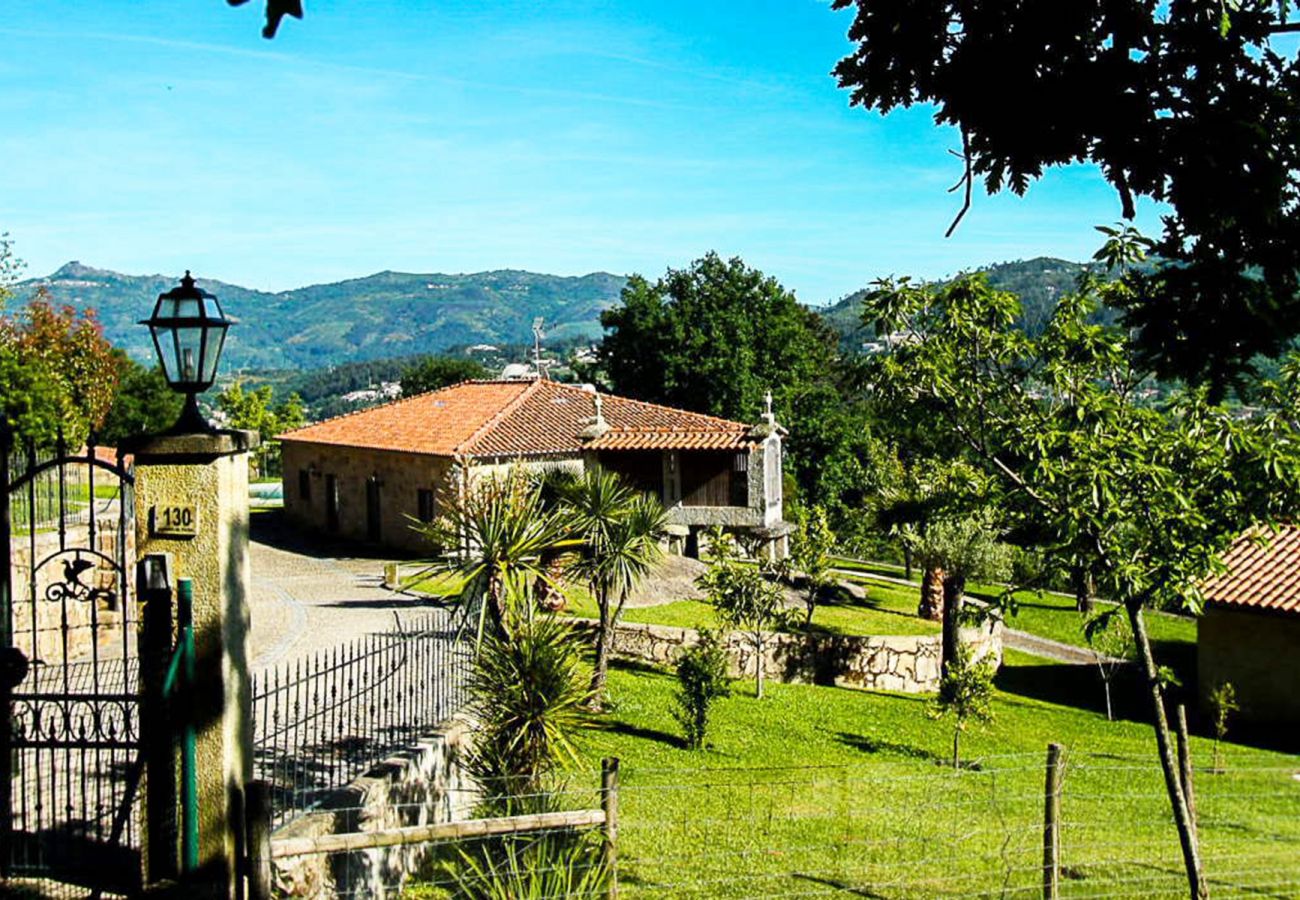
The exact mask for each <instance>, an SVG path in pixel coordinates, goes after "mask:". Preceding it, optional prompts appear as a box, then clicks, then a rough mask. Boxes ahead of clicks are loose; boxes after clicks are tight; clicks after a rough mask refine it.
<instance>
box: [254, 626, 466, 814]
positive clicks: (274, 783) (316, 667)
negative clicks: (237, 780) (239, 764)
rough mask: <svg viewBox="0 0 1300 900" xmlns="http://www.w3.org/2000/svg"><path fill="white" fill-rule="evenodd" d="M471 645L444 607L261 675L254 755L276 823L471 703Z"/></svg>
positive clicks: (256, 698)
mask: <svg viewBox="0 0 1300 900" xmlns="http://www.w3.org/2000/svg"><path fill="white" fill-rule="evenodd" d="M470 658H471V654H470V649H469V647H468V646H467V645H466V644H465V642H463V641H461V640H459V639H458V636H457V634H456V632H455V630H454V629H453V627H452V625H451V623H450V621H449V616H448V615H447V614H446V613H445V612H431V613H428V614H426V615H423V616H421V617H419V618H415V619H411V620H408V621H406V622H405V623H403V622H401V621H399V622H398V624H397V626H396V627H395V628H393V629H392V630H391V631H387V632H382V633H377V634H367V635H364V636H362V637H360V638H357V639H355V640H353V641H351V642H349V643H345V644H340V645H339V646H337V647H334V648H332V649H329V650H323V651H320V652H319V653H316V654H314V655H312V656H310V657H308V658H305V659H301V660H297V661H294V662H291V663H288V664H285V665H281V666H279V667H277V668H274V669H270V670H268V671H266V672H264V673H262V674H260V675H257V676H255V677H254V679H253V727H254V742H253V748H254V749H253V760H254V770H255V773H256V777H257V778H259V779H262V780H264V781H266V782H267V783H268V784H269V785H270V786H271V802H272V809H273V821H274V823H275V824H276V825H280V824H283V823H284V822H286V821H288V820H290V819H292V818H294V817H295V816H296V815H299V814H301V813H303V812H306V811H308V810H310V809H312V808H313V807H314V806H316V805H317V804H318V803H319V802H320V800H321V799H322V798H323V797H325V796H326V795H328V794H329V793H330V792H332V791H335V790H337V789H338V788H340V787H342V786H343V785H345V784H347V783H348V782H349V781H351V780H352V779H354V778H356V777H357V776H358V775H360V774H362V773H364V772H365V771H367V770H368V769H370V768H372V767H373V766H374V765H375V764H376V763H379V762H381V761H382V760H384V759H386V758H387V757H389V756H391V755H392V754H393V753H395V752H398V751H400V750H402V749H404V748H407V747H409V746H411V744H412V743H413V742H414V741H416V740H417V739H418V738H419V737H420V736H421V735H424V734H426V733H427V732H428V731H429V729H430V728H432V727H433V726H435V725H437V724H439V723H441V722H445V721H446V720H448V719H450V718H451V717H452V716H453V715H454V714H455V713H456V711H457V710H459V709H460V708H461V706H462V705H463V703H464V696H465V684H466V681H467V679H468V675H469V666H470Z"/></svg>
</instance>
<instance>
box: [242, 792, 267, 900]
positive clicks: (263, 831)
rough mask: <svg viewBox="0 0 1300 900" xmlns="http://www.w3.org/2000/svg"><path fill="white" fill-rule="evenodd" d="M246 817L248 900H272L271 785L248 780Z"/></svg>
mask: <svg viewBox="0 0 1300 900" xmlns="http://www.w3.org/2000/svg"><path fill="white" fill-rule="evenodd" d="M244 813H245V815H246V816H247V825H246V828H247V833H248V838H247V842H246V846H247V848H248V900H271V786H270V785H269V784H267V783H266V782H265V781H250V782H249V783H248V784H247V785H246V786H245V787H244Z"/></svg>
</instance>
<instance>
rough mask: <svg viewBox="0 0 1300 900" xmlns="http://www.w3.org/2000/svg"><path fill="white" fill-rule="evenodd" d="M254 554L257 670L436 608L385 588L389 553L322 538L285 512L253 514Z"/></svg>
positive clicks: (253, 641) (253, 644)
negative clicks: (290, 522) (290, 521)
mask: <svg viewBox="0 0 1300 900" xmlns="http://www.w3.org/2000/svg"><path fill="white" fill-rule="evenodd" d="M249 554H250V557H251V564H252V579H251V580H252V585H251V587H252V591H251V596H250V598H249V612H250V615H251V618H252V634H251V640H250V644H251V648H250V651H251V653H252V657H253V670H254V671H255V672H256V671H262V670H263V669H266V668H268V667H271V666H274V665H277V664H279V663H283V662H286V661H293V660H299V659H303V658H305V657H307V656H310V655H311V654H313V653H316V652H319V651H323V650H328V649H332V648H334V647H337V646H338V645H339V644H342V643H345V642H348V641H350V640H353V639H355V638H358V637H360V636H362V635H364V634H369V633H373V632H377V631H388V630H391V629H392V628H393V627H394V625H395V624H396V622H397V621H398V620H401V621H403V622H405V621H406V620H408V619H410V618H412V617H414V616H416V615H420V614H423V615H427V614H428V613H429V612H430V611H431V610H432V609H436V607H431V606H429V605H428V604H425V603H421V602H419V601H417V600H415V599H413V598H411V597H409V596H406V595H404V594H398V593H394V592H392V591H389V590H385V589H384V587H383V572H384V563H385V562H388V561H389V559H388V558H385V557H383V556H367V555H365V552H364V550H361V549H359V548H357V547H355V546H353V545H350V544H342V543H336V544H333V545H330V544H329V543H327V542H323V541H320V540H316V539H315V538H312V537H310V536H308V535H305V534H303V533H301V532H298V531H297V530H296V529H293V528H290V527H288V526H286V525H285V523H284V521H283V519H282V517H281V513H280V512H279V511H275V510H272V511H266V512H259V513H256V514H255V515H254V516H253V521H252V533H251V540H250V542H249Z"/></svg>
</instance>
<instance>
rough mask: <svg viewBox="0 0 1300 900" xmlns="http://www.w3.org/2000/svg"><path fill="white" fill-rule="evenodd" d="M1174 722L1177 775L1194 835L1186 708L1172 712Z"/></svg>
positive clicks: (1193, 802) (1189, 742)
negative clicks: (1176, 741) (1180, 782)
mask: <svg viewBox="0 0 1300 900" xmlns="http://www.w3.org/2000/svg"><path fill="white" fill-rule="evenodd" d="M1174 721H1175V722H1176V723H1177V729H1178V775H1179V778H1180V780H1181V781H1182V782H1183V796H1184V798H1185V799H1186V800H1187V816H1188V818H1189V819H1190V820H1191V823H1192V833H1193V834H1195V833H1196V830H1197V829H1196V791H1195V789H1194V788H1193V786H1192V744H1191V741H1190V739H1189V738H1188V737H1187V708H1186V707H1184V706H1183V704H1181V703H1180V704H1178V707H1177V709H1175V710H1174Z"/></svg>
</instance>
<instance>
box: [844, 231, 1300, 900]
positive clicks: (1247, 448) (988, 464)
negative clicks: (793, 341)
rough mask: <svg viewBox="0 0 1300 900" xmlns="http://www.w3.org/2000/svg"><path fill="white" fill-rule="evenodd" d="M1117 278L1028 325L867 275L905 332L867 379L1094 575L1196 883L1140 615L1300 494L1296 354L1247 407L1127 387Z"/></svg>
mask: <svg viewBox="0 0 1300 900" xmlns="http://www.w3.org/2000/svg"><path fill="white" fill-rule="evenodd" d="M1105 250H1106V256H1107V258H1108V260H1110V262H1111V263H1113V264H1118V263H1122V262H1124V261H1125V260H1133V259H1135V258H1137V257H1138V256H1140V247H1139V246H1137V245H1135V244H1134V242H1133V241H1131V240H1128V239H1126V236H1117V238H1116V239H1115V240H1113V241H1111V242H1108V245H1107V247H1106V248H1105ZM1127 290H1129V287H1128V285H1127V284H1126V283H1125V282H1122V281H1121V282H1114V283H1109V284H1098V283H1096V282H1093V281H1085V282H1084V283H1083V284H1082V285H1081V289H1080V291H1079V292H1078V293H1077V294H1073V295H1070V296H1067V297H1064V298H1062V301H1061V302H1060V304H1059V305H1058V307H1057V309H1056V312H1055V314H1054V316H1053V319H1052V321H1051V323H1050V324H1049V325H1048V327H1047V329H1046V331H1044V333H1043V334H1042V335H1041V336H1039V337H1036V338H1031V337H1029V336H1027V335H1026V334H1025V333H1024V332H1022V331H1020V330H1018V329H1017V328H1016V327H1015V325H1014V323H1015V320H1016V318H1017V316H1018V315H1019V304H1018V303H1017V301H1016V298H1015V297H1014V296H1011V295H1009V294H1005V293H1001V292H998V291H994V290H991V289H990V288H989V287H988V285H987V283H986V282H985V281H984V279H983V278H982V277H979V276H972V277H968V278H963V279H959V280H957V281H955V282H953V283H952V284H950V285H946V286H943V287H940V288H934V287H920V286H917V285H915V284H913V283H912V282H910V281H906V280H902V281H896V282H886V283H882V284H881V285H879V288H878V290H876V291H874V292H873V293H872V294H871V295H870V297H869V298H868V300H867V310H868V314H869V315H871V316H873V317H874V318H875V319H877V320H879V321H880V322H881V323H882V325H884V326H885V327H886V328H888V330H890V331H893V330H897V329H903V330H906V331H907V332H908V333H909V334H910V339H909V340H908V341H905V342H900V343H899V344H898V345H897V346H896V347H895V348H894V350H893V351H892V352H891V353H889V354H884V355H881V356H880V357H879V358H878V359H877V360H876V362H875V363H874V368H875V372H874V381H873V383H874V385H875V388H876V390H878V391H880V392H881V393H882V394H883V395H885V396H887V397H889V398H891V399H892V400H893V402H895V403H897V404H898V409H899V414H900V415H908V414H910V413H912V412H913V411H914V410H915V409H916V408H917V404H918V403H919V402H923V405H924V408H925V410H926V411H927V413H928V414H930V415H936V416H938V417H939V419H940V421H942V422H943V423H944V425H945V426H946V427H947V428H948V429H950V430H951V432H952V433H953V434H954V435H955V436H956V437H957V438H958V439H959V440H960V441H961V442H962V443H963V444H964V445H965V449H966V452H967V454H968V458H969V459H971V460H973V461H976V462H977V463H978V464H979V465H981V466H982V468H983V469H984V471H985V472H986V473H987V474H988V475H989V476H990V477H992V478H995V479H997V480H998V481H999V482H1000V484H1001V485H1002V488H1003V490H1004V491H1005V497H1006V507H1007V508H1008V509H1009V510H1011V511H1013V512H1014V514H1016V515H1018V516H1021V517H1023V518H1025V519H1032V520H1033V526H1034V528H1035V530H1036V531H1037V532H1038V533H1040V534H1042V535H1044V536H1045V541H1046V543H1047V548H1048V553H1049V555H1053V556H1056V557H1057V558H1058V559H1061V560H1063V561H1065V562H1073V561H1078V560H1086V561H1087V562H1088V563H1089V564H1090V567H1091V569H1092V571H1094V572H1095V573H1096V575H1097V578H1098V587H1099V589H1100V590H1101V591H1102V592H1104V593H1105V594H1106V595H1108V596H1109V597H1111V598H1112V599H1114V600H1116V601H1117V602H1119V603H1120V604H1121V605H1122V607H1123V609H1124V612H1125V615H1126V617H1127V618H1128V621H1129V625H1130V628H1131V630H1132V633H1133V637H1134V641H1135V644H1136V647H1137V652H1138V658H1139V660H1140V663H1141V671H1142V674H1143V677H1144V679H1145V682H1146V687H1147V691H1148V696H1149V699H1150V704H1151V706H1150V711H1151V717H1152V722H1153V726H1154V729H1155V736H1156V744H1157V748H1158V753H1159V760H1160V764H1161V767H1162V769H1163V771H1164V776H1165V785H1166V789H1167V792H1168V795H1169V799H1170V804H1171V807H1172V809H1173V814H1174V819H1175V823H1176V825H1177V828H1178V832H1179V839H1180V844H1181V847H1182V851H1183V858H1184V863H1185V867H1186V870H1187V874H1188V881H1189V887H1190V890H1191V893H1192V896H1193V897H1200V896H1204V895H1205V892H1206V883H1205V880H1204V875H1203V872H1202V866H1201V859H1200V851H1199V846H1198V842H1197V837H1196V833H1195V829H1194V825H1193V822H1192V820H1191V816H1190V814H1189V809H1188V804H1187V798H1186V794H1185V792H1184V790H1183V785H1182V783H1181V779H1180V775H1179V770H1178V766H1177V763H1176V761H1175V758H1174V753H1173V747H1172V744H1171V741H1170V738H1169V729H1168V723H1167V719H1166V712H1165V705H1164V699H1165V672H1164V670H1163V669H1162V668H1161V667H1160V666H1159V665H1158V664H1157V661H1156V659H1155V656H1154V654H1153V652H1152V646H1151V641H1150V639H1149V636H1148V634H1147V630H1146V622H1145V617H1144V612H1145V610H1147V609H1149V608H1153V607H1154V608H1161V609H1179V610H1187V611H1191V612H1195V611H1196V610H1197V609H1198V608H1199V606H1200V602H1201V594H1200V589H1199V585H1200V584H1201V583H1202V581H1203V579H1204V578H1205V577H1206V576H1207V575H1208V574H1210V573H1211V572H1213V571H1215V569H1216V567H1217V566H1219V565H1220V562H1219V560H1220V557H1221V555H1222V553H1223V552H1224V551H1225V550H1226V549H1227V548H1228V547H1229V546H1230V545H1231V543H1232V541H1233V540H1234V539H1235V538H1236V537H1237V536H1238V535H1239V534H1241V533H1242V532H1243V531H1245V530H1246V529H1247V528H1248V527H1250V526H1251V525H1253V524H1256V523H1260V522H1270V521H1276V520H1277V519H1278V518H1279V517H1281V516H1286V515H1291V514H1292V513H1293V512H1294V509H1295V507H1296V504H1297V502H1300V425H1298V424H1297V423H1298V421H1300V420H1298V419H1297V411H1298V410H1300V362H1296V361H1291V362H1289V363H1288V364H1287V365H1285V366H1284V367H1283V378H1282V379H1281V380H1280V381H1279V382H1277V383H1274V384H1266V385H1263V386H1261V387H1260V389H1259V395H1260V397H1261V403H1260V406H1259V407H1258V408H1257V409H1256V410H1255V411H1254V413H1253V415H1252V416H1250V417H1242V416H1240V415H1238V414H1237V412H1236V411H1235V410H1232V409H1228V408H1225V407H1223V406H1220V405H1215V404H1213V403H1211V402H1209V400H1208V399H1207V394H1206V392H1205V390H1203V389H1198V390H1189V391H1185V392H1182V393H1179V394H1176V395H1175V396H1174V397H1173V398H1172V399H1171V400H1170V401H1169V402H1168V403H1167V404H1166V405H1165V406H1164V407H1162V408H1155V407H1152V406H1151V405H1149V404H1143V403H1139V402H1138V401H1137V398H1136V394H1137V388H1138V387H1139V386H1140V385H1141V384H1142V383H1143V381H1144V379H1146V378H1147V376H1148V374H1149V373H1148V372H1147V371H1146V370H1145V369H1144V368H1143V367H1142V365H1141V362H1142V359H1143V357H1142V356H1141V354H1140V353H1139V352H1138V351H1137V350H1136V348H1134V346H1133V345H1132V343H1131V340H1130V333H1129V332H1128V331H1127V330H1125V329H1121V328H1112V327H1107V326H1103V325H1098V324H1095V323H1094V322H1093V321H1092V320H1091V318H1090V316H1091V313H1092V311H1093V310H1094V309H1095V307H1096V305H1097V303H1098V302H1099V300H1102V299H1109V298H1111V297H1113V296H1114V292H1123V291H1127Z"/></svg>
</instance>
